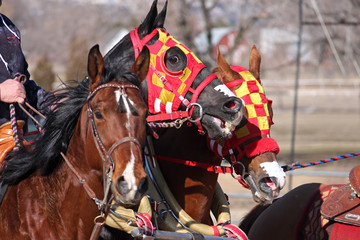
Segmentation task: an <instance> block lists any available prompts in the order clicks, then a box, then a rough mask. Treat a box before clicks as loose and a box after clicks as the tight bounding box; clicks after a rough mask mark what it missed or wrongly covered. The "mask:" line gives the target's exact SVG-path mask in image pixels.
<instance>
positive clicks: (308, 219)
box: [240, 165, 360, 240]
mask: <svg viewBox="0 0 360 240" xmlns="http://www.w3.org/2000/svg"><path fill="white" fill-rule="evenodd" d="M349 180H350V183H349V184H345V185H344V184H333V185H325V184H320V183H308V184H303V185H300V186H298V187H296V188H294V189H293V190H291V191H289V192H288V193H286V194H285V195H284V196H283V197H281V198H279V199H276V200H275V201H274V203H273V204H271V205H257V206H256V207H255V208H254V209H252V210H251V211H250V212H249V213H248V214H247V215H246V216H245V218H244V220H243V221H242V223H241V224H240V227H241V228H242V229H243V230H245V231H246V232H247V233H248V236H249V238H250V239H252V240H257V239H259V240H260V239H269V240H272V239H274V240H275V239H276V240H289V239H314V240H327V239H333V240H353V239H358V237H359V234H360V224H359V219H360V198H359V196H360V165H358V166H357V167H355V168H353V169H352V170H351V171H350V176H349Z"/></svg>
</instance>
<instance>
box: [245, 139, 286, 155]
mask: <svg viewBox="0 0 360 240" xmlns="http://www.w3.org/2000/svg"><path fill="white" fill-rule="evenodd" d="M279 150H280V148H279V145H278V144H277V142H276V141H275V139H273V138H261V139H259V140H257V141H255V142H252V143H249V144H247V145H245V147H244V152H245V153H246V156H247V157H253V156H256V155H259V154H261V153H264V152H275V153H276V154H278V153H279Z"/></svg>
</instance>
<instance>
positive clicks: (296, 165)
mask: <svg viewBox="0 0 360 240" xmlns="http://www.w3.org/2000/svg"><path fill="white" fill-rule="evenodd" d="M356 156H360V152H354V153H348V154H344V155H340V156H337V157H332V158H326V159H323V160H318V161H314V162H310V163H302V164H301V163H299V162H296V163H293V164H288V165H284V166H281V168H282V169H283V170H284V172H287V171H292V170H295V169H300V168H306V167H311V166H316V165H320V164H324V163H329V162H335V161H338V160H341V159H345V158H351V157H356Z"/></svg>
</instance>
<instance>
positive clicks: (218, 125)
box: [202, 114, 237, 140]
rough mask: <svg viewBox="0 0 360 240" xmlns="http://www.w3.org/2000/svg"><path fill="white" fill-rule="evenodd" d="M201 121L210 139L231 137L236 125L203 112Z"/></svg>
mask: <svg viewBox="0 0 360 240" xmlns="http://www.w3.org/2000/svg"><path fill="white" fill-rule="evenodd" d="M202 123H203V125H204V127H205V128H206V130H207V133H208V136H209V138H210V139H214V140H216V139H220V138H231V136H232V134H233V131H234V130H235V129H236V126H237V125H234V123H232V122H228V121H224V120H222V119H220V118H218V117H215V116H213V115H208V114H205V115H204V116H203V119H202Z"/></svg>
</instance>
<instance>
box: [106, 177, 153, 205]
mask: <svg viewBox="0 0 360 240" xmlns="http://www.w3.org/2000/svg"><path fill="white" fill-rule="evenodd" d="M127 180H128V179H126V178H125V177H124V176H121V177H119V178H118V179H117V181H116V183H115V184H112V185H111V192H112V194H113V196H114V199H115V201H116V202H117V203H119V204H120V205H121V206H123V207H130V206H135V205H138V204H139V203H140V200H141V198H142V197H143V196H144V194H145V192H146V190H147V187H148V180H147V178H146V177H144V178H142V179H141V180H140V182H139V184H138V185H135V184H132V183H131V182H129V181H127Z"/></svg>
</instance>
